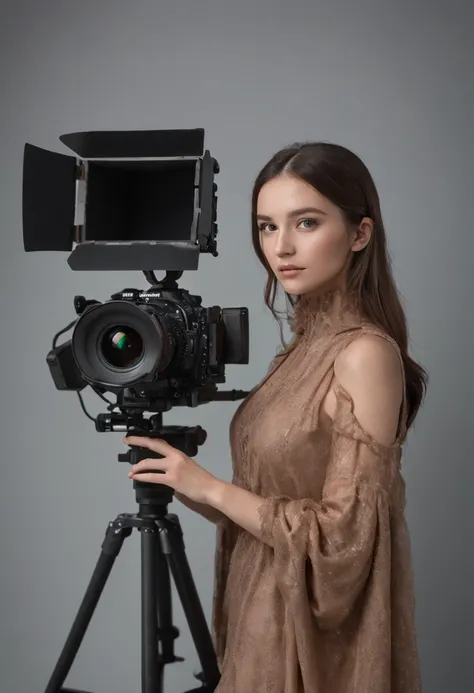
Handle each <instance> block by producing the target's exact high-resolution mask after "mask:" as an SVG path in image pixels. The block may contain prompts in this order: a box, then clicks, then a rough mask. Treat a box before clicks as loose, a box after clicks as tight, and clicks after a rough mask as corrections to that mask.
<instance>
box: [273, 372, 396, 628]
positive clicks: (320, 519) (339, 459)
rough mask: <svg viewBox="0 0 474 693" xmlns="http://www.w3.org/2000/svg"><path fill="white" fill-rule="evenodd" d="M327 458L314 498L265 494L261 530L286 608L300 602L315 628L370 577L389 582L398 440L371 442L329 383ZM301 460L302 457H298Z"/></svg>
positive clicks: (341, 616)
mask: <svg viewBox="0 0 474 693" xmlns="http://www.w3.org/2000/svg"><path fill="white" fill-rule="evenodd" d="M334 390H335V394H336V399H337V408H336V414H335V417H334V421H333V423H332V426H331V448H330V459H329V463H328V467H327V475H326V479H325V484H324V489H323V494H322V497H321V499H318V500H317V501H316V500H313V499H310V498H305V499H300V500H290V499H288V498H283V497H274V498H268V499H266V500H265V501H264V503H263V505H262V506H261V509H260V514H261V523H262V533H263V536H264V539H265V540H268V541H269V543H271V544H272V546H273V552H274V553H273V561H274V571H275V577H276V580H277V584H278V587H279V590H280V591H281V593H282V596H283V598H284V600H285V602H286V603H287V605H288V606H289V608H290V609H301V607H304V608H305V609H306V611H307V612H308V613H311V614H312V616H313V617H315V618H316V619H317V621H318V623H319V626H320V627H321V628H322V629H332V628H338V627H339V626H340V625H341V623H342V622H343V621H344V620H345V619H346V618H347V616H348V615H349V614H350V612H351V610H352V609H353V608H354V607H355V605H356V602H357V600H358V599H359V597H361V595H362V593H363V592H364V590H365V589H366V588H368V586H369V583H370V582H371V581H373V580H376V581H379V583H380V585H379V587H380V588H382V589H383V583H384V582H385V584H386V588H387V589H388V588H389V585H390V551H391V537H390V512H391V506H392V504H393V503H401V504H403V494H401V495H400V494H399V493H396V492H395V491H394V489H395V488H397V487H399V484H395V483H394V480H395V479H397V478H398V473H399V461H400V451H401V445H400V439H399V438H397V440H396V441H395V443H394V444H393V445H392V446H387V445H382V444H380V443H379V442H377V441H376V440H374V439H373V438H372V437H371V436H370V435H369V434H368V433H367V432H366V431H365V430H363V428H362V427H361V425H360V424H359V422H358V421H357V419H356V418H355V416H354V413H353V401H352V399H351V397H350V395H349V394H348V393H347V392H346V391H345V390H344V389H343V388H342V386H341V385H340V384H339V383H338V382H337V381H336V384H335V388H334ZM305 463H306V462H305Z"/></svg>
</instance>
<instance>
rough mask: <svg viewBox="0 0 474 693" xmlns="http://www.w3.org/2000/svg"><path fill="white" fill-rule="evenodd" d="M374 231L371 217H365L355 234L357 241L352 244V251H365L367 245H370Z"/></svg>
mask: <svg viewBox="0 0 474 693" xmlns="http://www.w3.org/2000/svg"><path fill="white" fill-rule="evenodd" d="M373 230H374V222H373V220H372V219H371V218H370V217H364V218H363V219H362V221H361V222H360V224H359V226H358V228H357V231H356V232H355V239H354V241H353V243H352V246H351V250H353V251H359V250H363V249H364V248H365V247H366V245H368V243H369V241H370V239H371V236H372V233H373Z"/></svg>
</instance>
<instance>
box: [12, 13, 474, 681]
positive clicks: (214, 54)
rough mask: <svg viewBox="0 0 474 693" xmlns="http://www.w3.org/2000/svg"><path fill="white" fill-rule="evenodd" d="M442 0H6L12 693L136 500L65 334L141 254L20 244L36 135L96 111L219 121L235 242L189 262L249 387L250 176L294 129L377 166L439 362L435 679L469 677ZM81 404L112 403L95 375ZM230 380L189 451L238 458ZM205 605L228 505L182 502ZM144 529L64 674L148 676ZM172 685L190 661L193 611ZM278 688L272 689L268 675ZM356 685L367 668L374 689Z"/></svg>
mask: <svg viewBox="0 0 474 693" xmlns="http://www.w3.org/2000/svg"><path fill="white" fill-rule="evenodd" d="M467 5H468V3H467V1H466V2H464V3H461V2H458V1H457V0H454V1H451V2H449V3H444V4H442V3H440V2H434V3H433V2H427V1H424V2H407V1H405V0H404V1H402V2H400V1H398V2H387V1H385V2H380V1H378V2H376V1H375V0H374V1H371V0H362V1H361V2H358V3H353V2H351V1H350V0H346V1H345V2H341V1H339V2H334V1H333V2H331V3H329V2H326V3H316V2H303V1H302V0H294V1H293V2H256V3H254V2H249V1H248V0H247V2H245V3H243V2H239V3H229V2H222V1H221V2H218V1H217V0H214V1H208V2H199V1H196V2H183V0H178V1H174V2H168V3H166V2H144V1H138V0H135V2H133V3H130V2H124V1H123V0H120V1H117V2H97V1H95V2H91V1H90V0H86V1H84V0H83V1H82V2H77V1H76V2H71V1H70V0H67V1H66V2H65V1H64V0H61V1H59V0H57V1H54V2H53V1H51V0H49V1H47V2H42V3H39V2H38V3H36V2H32V1H31V0H30V2H26V1H25V0H21V1H18V2H16V3H9V7H3V9H2V17H1V21H0V26H1V29H0V31H1V37H0V38H1V41H0V45H1V51H2V61H1V65H2V73H1V104H2V107H1V118H2V129H1V161H2V166H1V172H0V175H1V186H0V190H1V201H2V206H1V210H2V246H1V248H2V250H1V274H0V277H1V288H2V291H1V323H0V324H1V326H2V339H1V354H2V358H1V380H0V383H1V393H2V396H1V400H0V401H1V434H2V436H1V438H2V457H3V459H2V468H1V471H2V480H1V485H0V489H1V504H0V509H1V526H2V532H1V539H0V541H1V553H0V556H1V559H0V560H1V583H0V609H1V611H0V624H1V637H2V641H1V648H0V658H1V659H0V668H1V684H0V688H1V691H2V693H23V691H42V690H44V687H45V685H46V682H47V680H48V678H49V675H50V673H51V671H52V669H53V666H54V664H55V662H56V658H57V656H58V655H59V652H60V649H61V647H62V644H63V642H64V639H65V637H66V635H67V632H68V629H69V627H70V625H71V623H72V620H73V618H74V615H75V613H76V609H77V607H78V604H79V601H80V598H81V597H82V595H83V592H84V589H85V587H86V584H87V582H88V580H89V578H90V575H91V572H92V569H93V566H94V564H95V561H96V559H97V556H98V552H99V548H100V544H101V542H102V538H103V534H104V531H105V528H106V525H107V522H108V521H109V520H111V519H113V518H115V516H116V515H117V514H118V513H119V512H133V511H134V510H135V507H136V506H135V501H134V494H133V491H132V486H131V482H130V481H129V480H128V479H127V476H126V471H127V470H126V468H125V466H123V465H120V464H118V462H117V461H116V459H117V454H118V453H119V452H121V451H123V446H122V444H121V442H120V440H121V437H120V436H119V435H105V434H102V435H101V434H97V433H95V431H94V428H93V425H92V423H91V422H90V421H89V420H87V419H86V418H85V417H84V416H83V414H82V412H81V410H80V407H79V403H78V400H77V398H76V396H75V395H73V394H70V393H59V392H57V391H56V390H55V388H54V386H53V383H52V380H51V378H50V376H49V372H48V370H47V367H46V364H45V355H46V353H47V352H48V350H49V349H50V346H51V339H52V336H53V335H54V334H55V333H56V331H58V330H59V329H61V328H62V327H63V326H65V325H66V324H67V323H68V322H69V321H70V320H71V319H73V318H74V311H73V304H72V300H73V296H74V295H75V294H81V293H84V294H86V295H87V297H89V298H97V299H99V300H105V299H107V298H108V297H109V296H110V294H111V293H112V292H114V291H117V290H119V289H121V288H124V287H126V286H138V287H142V286H145V285H146V282H145V281H144V278H142V275H141V274H140V273H138V272H137V273H134V272H130V273H124V274H119V273H115V272H111V273H103V274H100V273H75V272H72V271H71V270H69V268H68V266H67V264H66V255H64V254H60V253H43V254H41V253H35V254H28V255H26V254H25V253H24V252H23V248H22V227H21V189H22V155H23V146H24V143H25V142H26V141H28V142H31V143H33V144H36V145H38V146H41V147H44V148H48V149H53V150H56V151H60V152H63V153H70V150H67V149H66V148H65V147H63V146H62V145H61V143H60V142H59V140H58V137H59V136H60V135H61V134H62V133H65V132H72V131H76V130H88V129H148V128H180V127H191V128H192V127H204V128H205V129H206V145H207V147H209V148H210V150H211V153H212V154H213V155H214V156H215V157H216V158H217V159H218V161H219V162H220V165H221V174H220V175H219V176H218V183H219V222H220V238H219V250H220V257H219V258H218V259H213V258H210V257H203V258H202V261H201V265H200V270H199V272H197V273H187V274H185V275H184V277H183V281H182V285H183V286H185V287H186V288H188V289H190V290H191V291H193V292H197V293H199V294H201V295H202V296H203V302H204V304H205V305H209V304H212V303H216V302H217V303H220V305H223V306H226V305H228V306H231V305H247V306H249V308H250V314H251V363H250V365H249V366H248V367H237V366H233V367H231V368H229V369H228V384H229V386H230V387H250V386H251V385H252V384H254V383H255V382H256V380H257V379H258V378H260V377H261V376H262V375H263V373H264V372H265V369H266V367H267V365H268V361H269V359H270V358H271V357H272V355H273V354H274V353H275V350H276V348H277V344H278V332H277V328H276V326H275V323H274V321H273V319H272V317H271V316H270V314H269V313H268V312H267V311H266V309H265V308H264V306H263V299H262V292H263V283H264V274H263V271H262V270H261V269H260V267H259V265H258V264H257V261H256V259H255V258H254V255H253V251H252V249H251V244H250V236H249V203H250V190H251V184H252V180H253V178H254V176H255V174H256V173H257V170H258V169H259V168H260V166H261V165H262V164H263V163H264V162H265V161H266V159H267V158H268V157H269V156H270V155H271V154H272V153H273V152H274V151H276V150H277V149H278V148H280V147H281V146H282V145H285V144H288V143H290V142H292V141H294V140H298V139H324V140H330V141H336V142H338V143H341V144H344V145H346V146H348V147H350V148H352V149H354V150H355V151H356V152H357V153H358V154H360V155H361V156H362V157H363V159H364V160H365V161H366V163H367V164H368V166H369V168H370V169H371V171H372V173H373V175H374V177H375V180H376V183H377V185H378V188H379V191H380V195H381V199H382V207H383V212H384V216H385V221H386V225H387V230H388V238H389V245H390V250H391V253H392V256H393V261H394V268H395V272H396V279H397V282H398V285H399V287H400V290H401V292H402V294H403V296H404V298H405V306H406V311H407V316H408V320H409V326H410V331H411V352H412V354H413V356H414V357H415V358H416V359H418V360H420V361H421V362H422V363H423V364H424V366H425V367H426V368H427V369H428V371H429V372H430V375H431V385H430V390H429V396H428V398H427V401H426V403H425V405H424V407H423V409H422V411H421V413H420V416H419V418H418V420H417V423H416V427H415V429H414V430H413V432H412V434H411V436H410V438H409V442H408V444H407V447H406V451H405V476H406V480H407V485H408V519H409V524H410V528H411V534H412V542H413V552H414V562H415V571H416V585H417V618H418V629H419V642H420V652H421V660H422V668H423V679H424V690H425V691H428V692H429V693H444V692H446V691H448V690H449V691H459V692H462V691H468V690H472V681H473V678H472V673H471V672H472V661H470V660H469V657H471V660H472V645H473V638H472V622H473V615H474V614H473V597H472V585H473V574H472V557H471V556H470V552H471V551H472V547H473V542H472V529H473V527H472V515H471V513H470V511H471V507H472V492H473V485H472V481H473V474H472V442H471V441H472V436H471V435H470V434H471V432H472V411H473V409H472V392H473V386H474V382H473V378H472V336H473V325H472V290H473V288H474V286H473V279H472V277H473V273H472V256H473V250H474V243H473V241H472V205H471V204H470V203H471V200H472V186H473V174H472V156H473V153H474V152H473V136H472V122H473V116H474V112H473V93H472V57H473V52H472V31H471V30H472V19H473V12H472V10H468V9H467ZM86 402H87V405H88V407H89V408H90V410H91V411H92V412H93V413H94V414H96V413H98V412H100V411H103V409H102V407H101V402H100V400H99V399H98V398H97V397H95V395H91V394H88V395H86ZM234 409H235V405H233V404H225V405H223V404H210V405H208V406H206V407H200V408H199V409H198V410H186V411H174V412H173V413H171V414H170V415H168V417H167V423H182V424H189V425H194V424H201V425H202V426H204V427H205V428H206V429H207V430H208V432H209V438H208V442H207V444H206V445H205V446H204V448H203V449H202V451H201V453H200V455H199V457H198V459H199V461H200V462H201V463H203V464H204V465H206V466H207V467H208V468H209V469H210V470H211V471H212V472H213V473H215V474H217V475H220V476H221V477H223V478H227V479H228V478H229V476H230V464H229V451H228V425H229V420H230V418H231V415H232V413H233V411H234ZM172 508H173V510H175V509H177V510H178V512H179V515H180V518H181V521H182V524H183V528H184V531H185V535H186V542H187V551H188V555H189V560H190V563H191V566H192V569H193V571H194V575H195V579H196V583H197V586H198V589H199V593H200V595H201V598H202V601H203V604H204V607H205V610H206V614H207V615H208V616H209V615H210V605H211V594H212V568H213V555H214V528H213V526H211V525H209V524H208V523H206V521H205V520H202V519H200V518H198V517H197V516H193V515H192V514H191V513H190V512H189V511H187V510H186V509H185V508H183V507H182V506H180V505H179V503H177V502H176V503H173V505H172ZM139 564H140V562H139V539H138V535H137V534H135V533H134V534H133V535H132V537H131V538H130V539H128V540H127V542H125V546H124V548H123V551H122V553H121V555H120V557H119V559H118V562H117V564H116V567H115V569H114V571H113V574H112V576H111V578H110V580H109V583H108V586H107V589H106V591H105V593H104V595H103V598H102V600H101V602H100V605H99V607H98V609H97V611H96V614H95V617H94V619H93V622H92V624H91V626H90V629H89V631H88V634H87V637H86V639H85V641H84V643H83V646H82V648H81V650H80V653H79V656H78V658H77V659H76V662H75V664H74V667H73V669H72V671H71V674H70V677H69V679H68V682H67V683H68V684H69V685H70V686H75V687H79V688H85V689H87V690H93V691H101V692H102V693H112V692H113V693H115V692H116V691H123V692H125V691H138V690H140V654H139V652H140V650H139V648H140V620H139V618H140V583H139V577H140V574H139ZM175 622H176V623H177V625H178V626H179V627H180V629H181V637H180V638H179V640H178V642H177V645H176V651H177V653H178V654H180V655H183V656H184V657H186V662H185V663H184V664H174V665H172V666H169V667H167V673H166V680H167V686H166V691H168V692H170V693H174V692H178V691H182V690H187V689H189V688H191V687H192V686H193V685H194V684H195V680H194V678H193V676H192V673H193V670H195V669H196V668H197V667H198V662H197V657H196V655H195V651H194V647H193V644H192V640H191V638H190V635H189V633H188V629H187V627H186V623H185V621H184V618H183V614H182V612H181V609H180V607H179V604H178V603H177V601H175ZM275 693H277V692H275ZM360 693H363V692H360Z"/></svg>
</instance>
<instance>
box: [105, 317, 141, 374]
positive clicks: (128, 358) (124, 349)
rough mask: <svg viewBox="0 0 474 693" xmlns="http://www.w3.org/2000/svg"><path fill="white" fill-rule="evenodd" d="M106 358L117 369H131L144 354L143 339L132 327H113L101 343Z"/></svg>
mask: <svg viewBox="0 0 474 693" xmlns="http://www.w3.org/2000/svg"><path fill="white" fill-rule="evenodd" d="M101 351H102V355H103V356H104V358H105V359H106V360H107V361H108V362H109V363H110V364H111V365H112V366H114V367H115V368H131V367H132V366H134V365H135V364H136V363H138V361H139V360H140V357H141V355H142V352H143V342H142V338H141V337H140V335H139V334H138V332H137V331H136V330H134V329H132V328H130V327H126V326H122V325H121V326H118V327H113V328H111V329H110V330H107V332H106V333H105V334H104V336H103V338H102V343H101Z"/></svg>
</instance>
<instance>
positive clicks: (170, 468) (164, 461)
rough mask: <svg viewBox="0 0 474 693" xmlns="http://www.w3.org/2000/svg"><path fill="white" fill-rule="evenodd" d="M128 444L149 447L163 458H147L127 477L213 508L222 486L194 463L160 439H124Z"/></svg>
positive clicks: (134, 437) (128, 437)
mask: <svg viewBox="0 0 474 693" xmlns="http://www.w3.org/2000/svg"><path fill="white" fill-rule="evenodd" d="M123 442H124V443H126V444H127V445H135V446H137V447H141V448H148V449H149V450H153V452H157V453H158V454H159V455H163V458H159V459H155V458H146V459H143V460H140V462H137V464H135V465H133V466H132V468H131V470H130V472H129V474H128V476H129V477H130V478H131V479H135V480H136V481H143V482H146V483H152V484H163V485H164V486H170V487H171V488H173V489H174V490H175V491H177V492H178V493H181V494H182V495H183V496H186V497H187V498H189V499H190V500H192V501H195V502H197V503H207V504H210V505H213V503H214V502H215V501H216V497H217V495H218V493H219V489H220V486H221V485H222V484H223V483H224V482H222V481H221V480H220V479H217V478H216V477H215V476H213V475H212V474H211V473H210V472H208V471H207V470H206V469H204V468H203V467H201V466H200V465H199V464H198V463H197V462H195V461H194V460H193V459H191V458H190V457H188V456H187V455H185V454H184V452H181V450H177V449H176V448H174V447H173V446H172V445H170V444H169V443H167V442H166V441H165V440H162V439H161V438H146V437H141V436H127V437H125V438H124V439H123Z"/></svg>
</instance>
